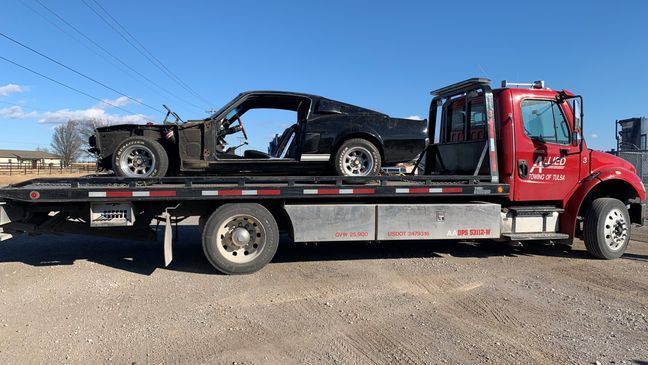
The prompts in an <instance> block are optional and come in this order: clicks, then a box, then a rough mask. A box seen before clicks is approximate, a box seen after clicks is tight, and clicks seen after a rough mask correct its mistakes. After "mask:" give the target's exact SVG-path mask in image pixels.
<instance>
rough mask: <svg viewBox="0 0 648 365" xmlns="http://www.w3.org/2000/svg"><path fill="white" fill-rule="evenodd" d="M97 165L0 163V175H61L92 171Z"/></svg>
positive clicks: (94, 170)
mask: <svg viewBox="0 0 648 365" xmlns="http://www.w3.org/2000/svg"><path fill="white" fill-rule="evenodd" d="M96 171H97V165H96V164H94V163H73V164H70V165H68V166H61V165H60V164H31V163H22V164H18V163H0V175H7V176H14V175H63V174H81V173H88V174H90V173H94V172H96Z"/></svg>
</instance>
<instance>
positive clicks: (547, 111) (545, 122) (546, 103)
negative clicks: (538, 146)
mask: <svg viewBox="0 0 648 365" xmlns="http://www.w3.org/2000/svg"><path fill="white" fill-rule="evenodd" d="M522 122H523V123H524V131H525V132H526V134H527V136H529V137H530V138H531V139H535V140H540V141H543V142H551V143H559V144H569V126H568V125H567V121H566V120H565V116H564V115H563V113H562V110H561V109H560V106H559V105H558V104H557V103H556V102H554V101H552V100H524V101H522Z"/></svg>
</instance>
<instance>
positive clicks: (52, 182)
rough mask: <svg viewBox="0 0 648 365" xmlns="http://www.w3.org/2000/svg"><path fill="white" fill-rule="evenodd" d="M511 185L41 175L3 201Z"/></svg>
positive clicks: (498, 192) (415, 191)
mask: <svg viewBox="0 0 648 365" xmlns="http://www.w3.org/2000/svg"><path fill="white" fill-rule="evenodd" d="M508 192H509V185H507V184H500V183H491V182H489V181H485V180H484V179H480V178H479V177H476V176H441V175H429V176H418V175H417V176H414V175H412V176H409V175H405V176H371V177H362V178H346V177H345V178H342V177H339V176H333V177H327V176H325V177H320V176H316V177H315V176H306V177H303V176H297V177H295V176H288V177H259V176H254V177H245V176H232V177H168V178H149V179H129V178H119V177H111V176H85V177H79V178H41V179H33V180H28V181H25V182H22V183H19V184H14V185H11V186H8V187H5V188H1V189H0V200H5V201H12V202H23V203H36V202H38V203H71V202H104V201H117V200H124V199H127V200H129V201H147V200H149V201H184V200H221V199H225V200H227V199H235V200H241V199H243V200H245V199H260V198H262V199H305V198H326V197H343V196H346V197H351V196H365V197H404V196H430V197H432V196H464V197H467V196H480V197H483V196H484V195H488V196H500V197H504V196H507V195H508Z"/></svg>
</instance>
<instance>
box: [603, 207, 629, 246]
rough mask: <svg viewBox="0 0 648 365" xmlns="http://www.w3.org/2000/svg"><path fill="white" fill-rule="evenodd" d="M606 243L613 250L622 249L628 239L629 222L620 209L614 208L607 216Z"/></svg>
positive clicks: (604, 230)
mask: <svg viewBox="0 0 648 365" xmlns="http://www.w3.org/2000/svg"><path fill="white" fill-rule="evenodd" d="M603 233H604V234H605V243H606V244H607V245H608V247H609V248H610V249H611V250H612V251H617V250H620V249H621V248H622V247H623V245H624V244H625V242H626V241H627V239H628V233H629V232H628V224H627V222H626V220H625V217H624V215H623V213H622V212H621V211H620V210H619V209H612V210H611V211H610V212H609V213H608V215H607V216H606V217H605V227H604V229H603Z"/></svg>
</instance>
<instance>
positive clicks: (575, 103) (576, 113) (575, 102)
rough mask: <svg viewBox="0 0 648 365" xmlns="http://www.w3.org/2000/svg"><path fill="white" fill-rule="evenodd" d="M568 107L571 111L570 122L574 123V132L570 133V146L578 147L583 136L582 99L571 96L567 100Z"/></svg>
mask: <svg viewBox="0 0 648 365" xmlns="http://www.w3.org/2000/svg"><path fill="white" fill-rule="evenodd" d="M569 106H570V108H571V110H572V120H573V121H574V131H573V132H572V144H573V145H574V146H578V145H579V144H580V143H581V141H582V139H583V138H582V135H583V97H581V96H573V97H571V98H570V100H569Z"/></svg>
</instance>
